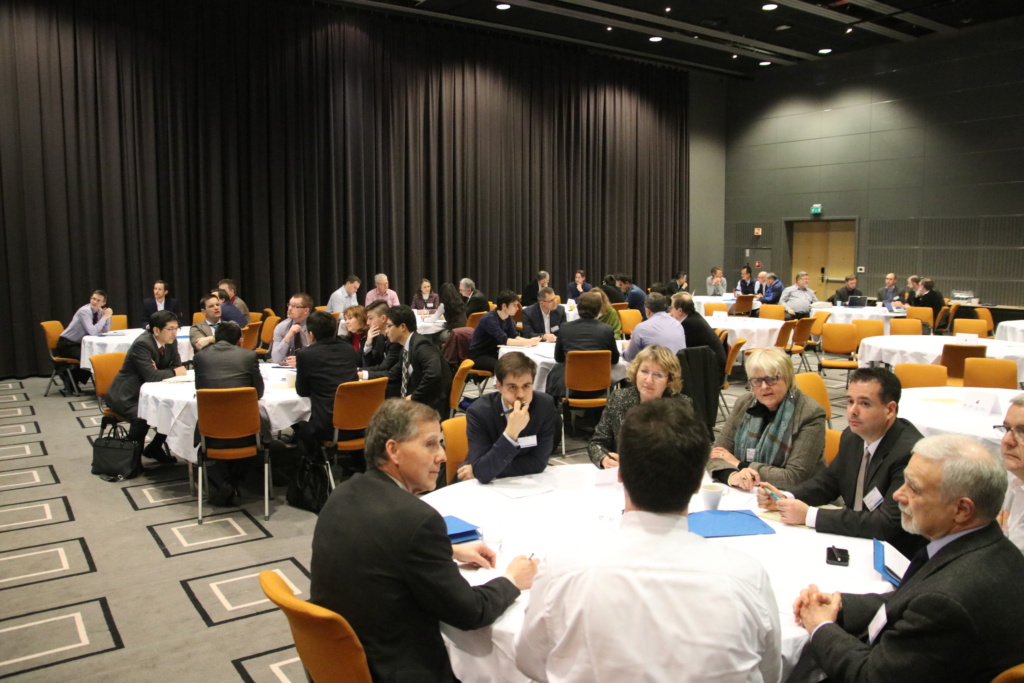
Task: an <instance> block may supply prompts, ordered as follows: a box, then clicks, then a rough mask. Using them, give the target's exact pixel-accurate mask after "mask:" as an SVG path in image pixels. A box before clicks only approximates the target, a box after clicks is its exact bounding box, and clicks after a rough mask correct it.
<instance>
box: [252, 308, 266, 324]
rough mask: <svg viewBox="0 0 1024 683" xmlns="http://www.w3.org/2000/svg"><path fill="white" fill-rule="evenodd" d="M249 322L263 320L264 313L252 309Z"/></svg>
mask: <svg viewBox="0 0 1024 683" xmlns="http://www.w3.org/2000/svg"><path fill="white" fill-rule="evenodd" d="M249 322H251V323H259V322H263V314H262V313H254V312H252V311H250V312H249Z"/></svg>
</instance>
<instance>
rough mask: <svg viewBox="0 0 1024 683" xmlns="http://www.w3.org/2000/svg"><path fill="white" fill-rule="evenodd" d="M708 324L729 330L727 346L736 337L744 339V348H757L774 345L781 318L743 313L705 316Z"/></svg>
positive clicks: (734, 340)
mask: <svg viewBox="0 0 1024 683" xmlns="http://www.w3.org/2000/svg"><path fill="white" fill-rule="evenodd" d="M707 321H708V324H709V325H711V327H712V328H713V329H716V330H729V346H732V345H733V344H735V343H736V340H737V339H746V340H747V343H746V344H744V345H743V348H744V349H758V348H761V347H763V346H775V340H776V338H778V336H779V330H780V329H782V321H781V320H773V319H771V318H751V317H749V316H745V315H730V316H725V317H724V318H723V317H719V318H714V317H712V318H707Z"/></svg>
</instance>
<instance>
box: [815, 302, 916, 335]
mask: <svg viewBox="0 0 1024 683" xmlns="http://www.w3.org/2000/svg"><path fill="white" fill-rule="evenodd" d="M817 310H826V311H830V312H831V313H832V315H831V316H830V317H829V319H828V321H829V322H830V323H846V324H849V323H852V322H853V321H854V320H881V321H882V322H883V323H884V324H885V333H886V334H889V321H890V320H892V319H893V318H906V317H907V312H906V311H891V312H890V311H889V310H888V309H887V308H885V307H884V306H872V307H867V306H865V307H850V306H833V307H832V308H825V309H817Z"/></svg>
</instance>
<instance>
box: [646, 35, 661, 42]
mask: <svg viewBox="0 0 1024 683" xmlns="http://www.w3.org/2000/svg"><path fill="white" fill-rule="evenodd" d="M647 40H649V41H651V42H652V43H660V42H661V36H651V37H650V38H648V39H647Z"/></svg>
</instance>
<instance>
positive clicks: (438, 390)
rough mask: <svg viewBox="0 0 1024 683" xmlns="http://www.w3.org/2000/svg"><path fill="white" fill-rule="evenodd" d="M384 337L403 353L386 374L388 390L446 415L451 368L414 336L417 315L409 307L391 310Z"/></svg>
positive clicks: (428, 344) (420, 337)
mask: <svg viewBox="0 0 1024 683" xmlns="http://www.w3.org/2000/svg"><path fill="white" fill-rule="evenodd" d="M387 333H388V338H389V339H390V340H391V343H392V344H395V345H396V346H398V348H400V349H401V350H402V355H401V359H400V360H399V362H397V363H395V365H394V366H392V368H391V370H390V371H389V372H388V388H389V389H390V390H391V391H392V392H393V395H395V396H398V397H399V398H404V399H406V400H409V401H418V402H419V403H423V404H426V405H428V406H430V407H431V408H433V409H434V410H436V411H437V412H438V414H439V415H446V414H447V413H448V410H449V407H448V393H449V391H450V390H451V387H452V378H451V367H450V366H449V365H448V362H447V361H445V360H444V358H442V357H441V351H440V350H439V349H438V348H437V347H436V346H434V343H433V342H432V341H430V340H429V339H427V338H426V337H424V336H423V335H422V334H419V333H418V332H416V313H414V312H413V310H412V309H411V308H409V307H408V306H392V307H391V311H390V313H389V314H388V329H387Z"/></svg>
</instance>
